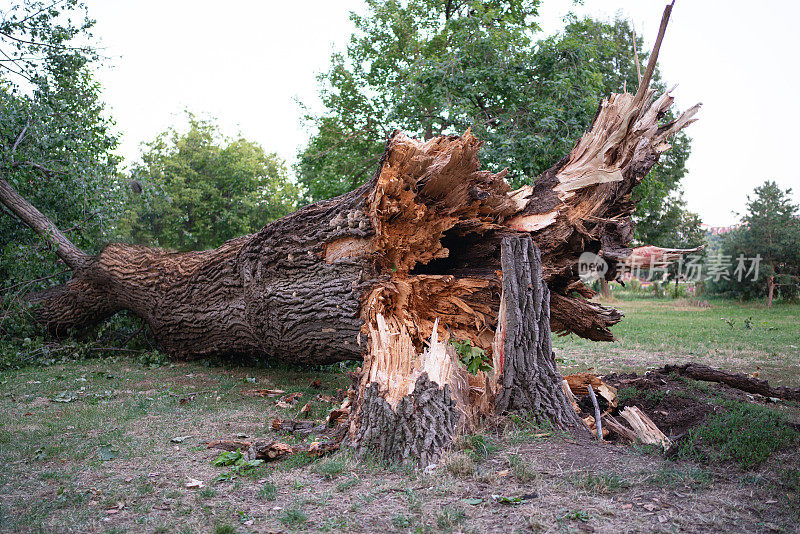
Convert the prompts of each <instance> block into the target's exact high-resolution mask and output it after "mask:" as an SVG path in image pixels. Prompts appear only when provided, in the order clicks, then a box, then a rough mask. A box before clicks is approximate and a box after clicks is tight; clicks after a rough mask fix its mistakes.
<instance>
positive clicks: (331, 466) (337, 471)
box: [314, 455, 347, 479]
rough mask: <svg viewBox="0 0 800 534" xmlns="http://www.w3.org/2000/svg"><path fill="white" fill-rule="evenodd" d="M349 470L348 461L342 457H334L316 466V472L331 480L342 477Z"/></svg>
mask: <svg viewBox="0 0 800 534" xmlns="http://www.w3.org/2000/svg"><path fill="white" fill-rule="evenodd" d="M346 469H347V460H346V459H345V458H344V457H343V456H341V455H338V456H332V457H330V458H326V459H324V460H322V461H321V462H317V463H316V464H314V471H315V472H316V473H319V474H321V475H324V477H325V478H327V479H331V478H336V477H337V476H339V475H341V474H342V473H344V472H345V470H346Z"/></svg>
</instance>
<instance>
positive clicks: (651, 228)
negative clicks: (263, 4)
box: [296, 0, 697, 246]
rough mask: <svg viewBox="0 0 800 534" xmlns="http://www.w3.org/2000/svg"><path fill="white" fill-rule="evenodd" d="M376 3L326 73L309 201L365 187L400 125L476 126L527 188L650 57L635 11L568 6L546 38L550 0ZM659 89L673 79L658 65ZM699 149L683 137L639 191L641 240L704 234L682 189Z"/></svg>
mask: <svg viewBox="0 0 800 534" xmlns="http://www.w3.org/2000/svg"><path fill="white" fill-rule="evenodd" d="M366 4H367V12H366V13H365V14H364V15H358V14H352V20H353V22H354V24H355V26H356V29H357V32H356V33H355V34H354V35H353V36H352V37H351V39H350V42H349V44H348V46H347V49H346V51H345V52H344V53H337V54H334V55H333V57H332V58H331V66H330V68H329V70H328V71H327V72H324V73H322V74H321V75H320V76H319V81H320V86H321V89H320V96H321V98H322V102H323V104H324V107H325V111H324V112H323V113H321V114H319V115H313V114H311V113H308V114H307V116H306V119H307V121H308V124H309V126H310V127H311V129H312V135H311V138H310V140H309V142H308V145H307V146H306V147H305V148H304V149H303V150H302V151H301V152H300V154H299V158H298V160H299V161H298V164H297V166H296V171H297V175H298V178H299V181H300V182H301V183H302V184H303V185H304V186H305V187H306V190H307V194H308V199H309V200H319V199H322V198H328V197H331V196H335V195H338V194H341V193H344V192H346V191H349V190H352V189H354V188H355V187H357V186H358V185H360V184H361V183H364V182H365V181H366V180H367V179H368V178H369V177H370V176H371V173H372V172H373V171H374V169H375V167H376V164H377V161H378V158H379V157H380V154H381V153H382V145H383V142H384V139H385V138H386V137H387V136H388V135H389V133H390V132H391V131H392V130H394V129H395V128H399V129H402V130H405V131H407V132H409V133H411V134H412V135H416V136H420V137H424V138H430V137H432V136H434V135H439V134H460V133H463V132H464V131H465V130H466V129H467V128H472V131H473V132H474V133H475V134H476V135H477V136H478V137H479V138H480V139H482V140H485V145H484V147H483V149H482V151H481V161H482V163H483V165H484V166H485V167H487V168H488V169H490V170H494V171H498V170H500V169H503V168H506V167H508V169H509V174H508V175H507V179H508V180H509V181H510V182H511V183H512V185H513V186H515V187H516V186H519V185H522V184H523V183H530V182H531V180H532V179H533V178H534V177H535V176H537V175H539V174H541V173H542V172H543V171H544V170H546V169H547V168H549V167H551V166H552V165H553V164H554V163H556V161H557V160H558V159H559V158H561V157H562V156H563V155H564V154H565V153H567V152H568V151H569V150H570V149H571V148H572V146H573V144H574V143H575V141H576V140H577V138H578V137H579V136H580V135H581V134H582V133H583V132H584V131H585V129H586V128H587V127H588V125H589V124H590V123H591V121H592V118H593V116H594V114H595V112H596V110H597V105H598V103H599V102H600V100H601V99H602V98H603V97H605V96H607V95H608V94H609V93H611V92H621V91H623V90H625V89H627V90H629V91H635V90H636V88H637V86H638V75H637V72H638V71H637V64H636V59H638V60H639V62H640V65H639V70H643V66H642V65H643V63H644V61H646V59H647V57H648V54H646V53H642V52H641V49H642V44H643V42H642V40H641V39H635V38H634V34H633V31H632V29H631V27H630V25H629V24H628V23H627V22H626V21H624V20H616V21H614V22H612V23H607V22H601V21H596V20H592V19H582V20H578V19H577V18H576V17H574V16H569V17H567V19H566V20H567V23H566V26H565V28H564V30H563V31H562V32H560V33H559V34H557V35H555V36H552V37H548V38H545V39H540V40H536V33H537V31H538V26H537V24H536V18H537V15H538V6H539V2H538V1H521V0H507V1H505V0H495V1H492V2H485V1H479V0H467V1H462V2H452V1H442V0H410V1H408V2H400V1H399V0H367V2H366ZM654 86H655V87H656V88H657V89H658V90H663V89H664V86H663V83H661V82H660V80H659V77H658V74H657V73H656V81H655V83H654ZM688 155H689V140H688V138H687V137H686V136H685V135H684V134H680V135H679V136H677V138H676V139H675V140H674V142H673V149H672V150H671V151H669V152H668V153H667V154H665V155H664V157H662V161H661V163H660V164H659V165H658V166H657V167H656V168H655V169H654V170H653V172H651V173H650V175H649V176H648V177H647V178H645V181H644V183H643V184H642V185H641V186H640V187H639V191H638V192H637V193H636V195H637V199H638V200H640V201H641V203H640V205H639V207H638V208H637V212H636V214H635V218H636V220H637V221H639V222H640V224H639V227H638V228H637V238H638V240H639V241H641V242H643V243H648V244H657V245H664V246H678V245H680V244H682V243H683V241H685V240H686V239H694V238H695V237H696V236H697V232H696V228H697V218H696V216H694V217H693V216H692V214H689V213H688V212H687V211H686V210H685V206H684V205H683V202H682V199H681V194H680V186H679V182H680V180H681V178H682V177H683V176H684V174H685V172H686V170H685V162H686V159H687V158H688ZM678 234H683V235H684V237H683V238H682V237H680V236H679V235H678ZM686 236H689V237H686Z"/></svg>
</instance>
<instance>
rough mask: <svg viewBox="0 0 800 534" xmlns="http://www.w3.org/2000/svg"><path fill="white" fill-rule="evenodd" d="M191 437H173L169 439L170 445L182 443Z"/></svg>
mask: <svg viewBox="0 0 800 534" xmlns="http://www.w3.org/2000/svg"><path fill="white" fill-rule="evenodd" d="M191 437H192V436H175V437H174V438H172V439H170V441H171V442H172V443H183V442H184V441H186V440H187V439H189V438H191Z"/></svg>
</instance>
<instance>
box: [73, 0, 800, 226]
mask: <svg viewBox="0 0 800 534" xmlns="http://www.w3.org/2000/svg"><path fill="white" fill-rule="evenodd" d="M85 2H86V4H87V5H88V7H89V12H90V15H91V16H92V17H93V18H95V19H97V26H96V27H95V35H96V36H97V37H98V38H99V39H100V43H101V46H103V47H105V50H104V53H105V55H106V56H108V57H109V58H110V59H109V60H108V62H107V63H108V67H106V68H103V69H102V70H101V71H100V73H99V75H98V79H99V81H100V82H101V84H102V86H103V98H104V100H105V101H106V102H107V104H108V107H109V110H110V113H111V115H112V116H113V118H114V119H115V120H116V122H117V129H118V131H119V132H120V133H121V134H122V146H121V153H122V154H123V155H124V156H125V157H126V159H127V160H128V161H131V160H133V159H136V157H137V156H138V153H139V144H140V143H141V142H142V141H145V140H150V139H152V138H153V137H155V135H156V134H157V133H158V132H160V131H162V130H164V129H165V128H166V127H167V126H169V125H174V124H180V121H181V115H182V111H183V110H184V109H189V110H191V111H193V112H194V113H197V114H207V115H211V116H214V117H216V118H217V119H219V120H220V122H221V123H222V125H223V126H224V128H225V129H226V131H228V133H230V134H235V133H237V132H239V131H240V132H241V133H242V134H243V135H244V136H245V137H247V138H249V139H252V140H254V141H257V142H259V143H260V144H261V145H262V146H263V147H264V148H265V149H266V150H268V151H274V152H277V153H278V154H279V155H280V156H282V157H283V158H284V159H286V160H287V162H288V163H289V164H291V163H293V162H294V160H295V157H296V154H297V150H298V148H299V147H300V146H302V145H303V144H304V142H305V141H306V139H307V138H308V133H307V132H305V131H304V130H303V128H302V126H301V122H300V116H301V110H300V108H299V106H298V105H297V104H296V103H295V99H296V98H299V99H300V100H302V101H303V102H306V103H308V104H311V105H312V106H316V108H317V109H319V101H318V99H317V97H316V94H317V81H316V74H317V73H319V72H320V71H323V70H325V69H326V67H327V65H328V62H329V58H330V55H331V52H332V51H334V50H343V49H344V47H345V45H346V42H347V39H348V37H349V35H350V33H351V31H352V25H351V23H350V21H349V18H348V14H349V12H350V11H351V10H356V11H361V12H363V6H362V2H361V0H335V1H316V0H315V1H311V0H296V1H294V2H287V1H285V0H281V1H274V0H268V1H260V2H245V1H241V0H228V1H226V2H222V3H221V2H219V1H214V2H209V1H201V0H192V1H184V0H160V1H154V0H137V1H135V2H132V1H130V0H127V1H123V0H85ZM663 7H664V0H586V1H585V5H584V6H582V7H581V6H574V5H573V3H572V1H571V0H543V2H542V9H541V13H542V17H541V20H540V23H541V25H542V27H543V29H544V33H545V34H550V33H553V32H556V31H557V30H558V29H559V28H560V27H561V25H562V24H561V17H562V16H563V15H564V14H565V13H566V12H567V11H569V10H571V9H572V10H575V11H576V12H577V13H578V14H589V15H592V16H594V17H601V18H606V19H611V18H613V17H614V15H615V13H617V12H620V13H621V14H622V16H624V17H627V18H629V19H630V20H631V21H632V22H633V24H634V25H635V28H636V30H637V33H639V34H640V35H641V36H642V37H644V39H645V43H646V44H645V46H646V47H647V48H649V47H650V46H651V45H652V42H653V39H654V38H655V34H656V32H657V28H658V23H659V21H660V19H661V13H662V11H663ZM798 20H800V3H798V2H793V1H790V0H783V1H779V0H763V1H761V2H757V3H755V4H754V3H752V2H744V1H740V0H726V1H722V0H719V1H712V0H677V2H676V5H675V8H674V10H673V15H672V19H671V21H670V26H669V29H668V31H667V35H666V39H665V41H664V44H663V46H662V50H661V54H660V58H659V64H660V68H661V72H662V75H663V77H664V79H665V81H666V82H667V85H672V84H675V83H678V84H679V86H678V88H677V90H676V91H675V92H674V95H675V96H676V106H677V107H678V108H679V109H685V108H687V107H689V106H691V105H693V104H695V103H696V102H703V108H702V110H701V112H700V114H699V119H700V120H699V121H698V122H697V123H695V124H693V125H692V126H690V127H689V129H688V133H689V135H690V136H691V137H692V138H693V139H694V142H693V143H692V156H691V158H690V159H689V162H688V168H689V174H688V175H687V177H686V178H684V180H683V186H684V189H685V193H686V198H687V200H688V203H689V208H690V209H692V210H693V211H696V212H698V213H699V214H700V215H701V217H702V219H703V222H705V223H706V224H709V225H711V226H722V225H729V224H732V223H734V222H736V220H737V218H736V217H735V216H734V215H733V213H732V212H734V211H736V212H742V211H743V210H744V204H745V198H746V195H747V194H748V193H749V192H751V191H752V189H753V188H754V187H755V186H756V185H758V184H760V183H761V182H763V181H764V180H765V179H774V180H776V181H777V182H778V183H779V184H780V185H781V186H782V187H784V188H786V187H792V188H793V189H795V191H794V193H795V194H794V199H795V201H796V202H798V201H800V173H799V171H798V170H797V166H796V163H795V159H794V156H795V153H794V151H795V150H798V147H797V142H798V140H799V139H798V134H797V133H796V131H797V128H798V125H799V124H800V111H799V108H798V106H797V104H796V98H795V97H796V94H797V89H798V86H799V85H800V84H798V82H800V74H799V73H798V69H797V68H796V66H797V64H798V60H797V57H796V54H797V53H798V52H800V32H798V31H797V28H796V24H797V21H798ZM543 36H544V35H543Z"/></svg>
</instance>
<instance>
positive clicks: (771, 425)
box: [678, 401, 800, 469]
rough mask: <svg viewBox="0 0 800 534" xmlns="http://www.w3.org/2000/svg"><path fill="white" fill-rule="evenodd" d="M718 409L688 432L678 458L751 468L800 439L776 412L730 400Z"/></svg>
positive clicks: (799, 435) (756, 405)
mask: <svg viewBox="0 0 800 534" xmlns="http://www.w3.org/2000/svg"><path fill="white" fill-rule="evenodd" d="M722 407H723V409H722V410H721V411H720V412H718V413H715V414H714V415H712V416H711V417H709V418H708V420H707V421H706V422H705V423H704V424H703V425H701V426H698V427H695V428H693V429H692V430H690V431H689V435H688V437H687V439H686V440H685V441H684V442H683V443H681V445H680V447H681V448H680V450H679V452H678V454H679V456H682V457H685V458H690V459H692V460H694V461H698V462H702V463H726V462H733V463H735V464H737V465H739V467H741V468H743V469H751V468H755V467H758V466H759V465H761V464H762V463H763V462H764V461H765V460H767V458H769V457H770V456H771V455H772V454H773V453H774V452H776V451H779V450H781V449H785V448H787V447H789V446H792V445H794V444H796V443H797V442H798V441H799V440H800V439H799V438H800V434H798V433H797V431H796V430H794V429H793V428H792V427H791V426H789V425H788V424H787V420H786V416H785V415H784V414H782V413H780V412H777V411H775V410H772V409H769V408H767V407H765V406H761V405H758V404H751V403H742V402H733V401H726V402H724V403H722Z"/></svg>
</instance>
